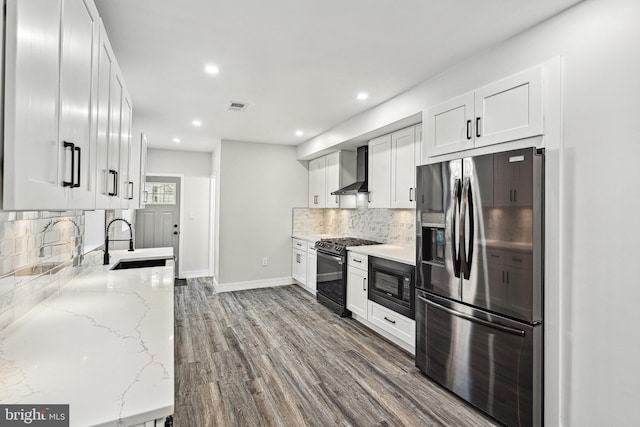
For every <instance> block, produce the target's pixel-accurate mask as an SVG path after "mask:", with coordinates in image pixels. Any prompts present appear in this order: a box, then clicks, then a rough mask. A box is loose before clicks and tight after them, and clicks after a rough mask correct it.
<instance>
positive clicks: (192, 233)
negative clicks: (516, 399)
mask: <svg viewBox="0 0 640 427" xmlns="http://www.w3.org/2000/svg"><path fill="white" fill-rule="evenodd" d="M154 173H161V174H162V173H164V174H182V175H184V182H183V183H182V191H183V196H184V209H183V211H182V212H181V215H182V224H183V227H182V230H181V232H182V238H183V247H182V253H181V254H180V268H181V270H182V275H181V277H198V276H209V275H211V266H210V256H209V236H210V234H211V229H210V224H209V223H210V211H209V209H210V206H211V197H210V193H211V188H210V185H211V153H201V152H192V151H173V150H161V149H154V148H150V149H149V150H148V151H147V175H153V174H154Z"/></svg>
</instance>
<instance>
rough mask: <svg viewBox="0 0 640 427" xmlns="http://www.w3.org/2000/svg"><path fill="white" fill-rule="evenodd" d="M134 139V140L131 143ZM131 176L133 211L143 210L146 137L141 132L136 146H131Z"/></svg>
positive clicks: (144, 199) (144, 201)
mask: <svg viewBox="0 0 640 427" xmlns="http://www.w3.org/2000/svg"><path fill="white" fill-rule="evenodd" d="M135 140H136V139H135V138H134V139H133V141H135ZM131 162H132V170H133V172H131V176H133V177H134V178H133V200H132V207H133V208H134V209H144V206H145V203H146V198H145V190H144V182H145V174H146V170H147V135H145V134H144V132H142V133H141V134H140V139H138V140H137V144H135V145H133V155H132V156H131Z"/></svg>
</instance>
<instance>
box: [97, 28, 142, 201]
mask: <svg viewBox="0 0 640 427" xmlns="http://www.w3.org/2000/svg"><path fill="white" fill-rule="evenodd" d="M97 98H98V101H97V104H98V108H97V110H98V113H97V123H98V125H97V128H98V129H97V135H98V136H97V141H98V142H97V146H98V148H97V152H98V154H97V167H96V169H95V174H96V181H97V183H98V185H97V188H96V206H97V207H98V208H100V209H129V208H138V207H139V197H137V196H136V193H139V192H140V191H141V190H140V186H139V185H140V183H138V185H136V180H139V168H140V163H139V160H140V157H139V155H138V153H137V152H135V150H136V149H137V148H135V149H134V148H133V147H132V145H134V144H133V139H132V117H133V105H132V102H131V98H130V97H129V94H128V92H127V89H126V86H125V84H124V79H123V78H122V74H121V73H120V69H119V67H118V62H117V60H116V59H115V56H114V54H113V50H112V49H111V45H110V43H109V37H108V36H107V34H106V32H105V31H104V27H102V31H101V38H100V49H99V72H98V96H97ZM135 147H139V144H137V143H136V144H135ZM134 159H135V160H134Z"/></svg>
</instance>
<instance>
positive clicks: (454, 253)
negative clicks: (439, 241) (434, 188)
mask: <svg viewBox="0 0 640 427" xmlns="http://www.w3.org/2000/svg"><path fill="white" fill-rule="evenodd" d="M460 197H461V191H460V179H456V180H455V181H454V182H453V208H452V209H453V210H452V211H451V258H452V262H453V274H454V275H455V276H456V277H460V251H459V248H458V247H456V237H457V235H458V233H457V229H456V219H457V217H458V216H459V214H460ZM460 224H462V222H460ZM460 228H462V227H460ZM459 244H462V239H460V243H459Z"/></svg>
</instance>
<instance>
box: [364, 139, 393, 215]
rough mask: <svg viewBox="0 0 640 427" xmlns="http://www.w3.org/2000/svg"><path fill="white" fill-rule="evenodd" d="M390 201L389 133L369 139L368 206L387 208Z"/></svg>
mask: <svg viewBox="0 0 640 427" xmlns="http://www.w3.org/2000/svg"><path fill="white" fill-rule="evenodd" d="M390 201H391V135H384V136H381V137H379V138H376V139H372V140H371V141H369V207H370V208H389V207H390Z"/></svg>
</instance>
